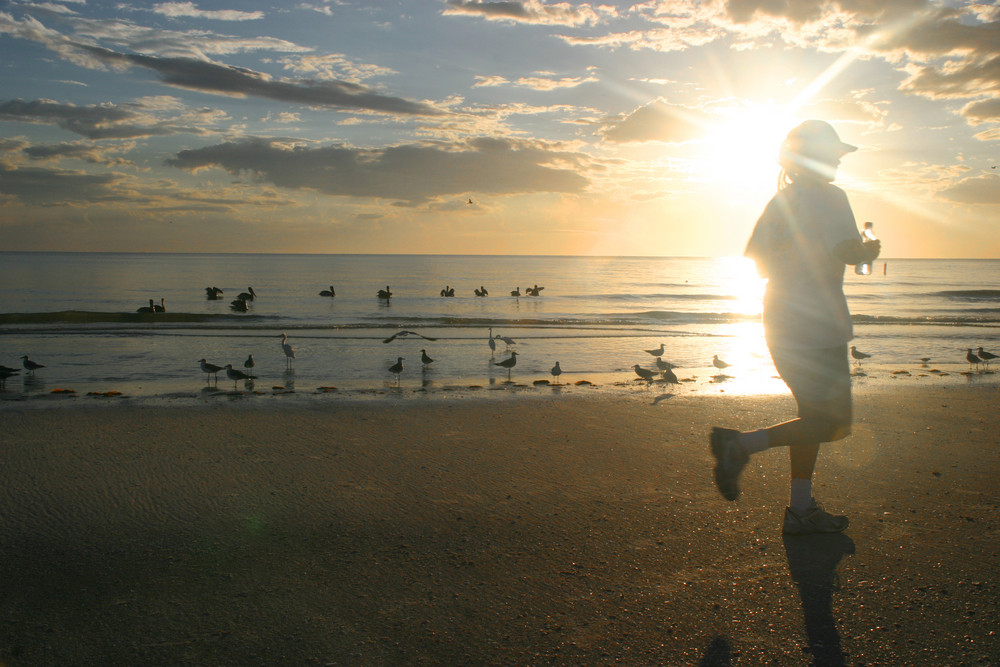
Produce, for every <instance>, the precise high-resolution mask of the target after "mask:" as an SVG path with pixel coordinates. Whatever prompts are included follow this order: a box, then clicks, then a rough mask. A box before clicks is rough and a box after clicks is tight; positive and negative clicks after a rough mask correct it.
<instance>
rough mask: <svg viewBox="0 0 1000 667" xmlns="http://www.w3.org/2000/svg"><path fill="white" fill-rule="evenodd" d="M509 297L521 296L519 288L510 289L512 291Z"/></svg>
mask: <svg viewBox="0 0 1000 667" xmlns="http://www.w3.org/2000/svg"><path fill="white" fill-rule="evenodd" d="M510 295H511V296H521V288H520V287H517V288H515V289H512V290H511V291H510Z"/></svg>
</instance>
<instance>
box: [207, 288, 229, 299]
mask: <svg viewBox="0 0 1000 667" xmlns="http://www.w3.org/2000/svg"><path fill="white" fill-rule="evenodd" d="M223 294H225V292H223V291H222V290H220V289H219V288H218V287H206V288H205V298H206V299H208V300H209V301H216V300H218V298H219V297H220V296H222V295H223Z"/></svg>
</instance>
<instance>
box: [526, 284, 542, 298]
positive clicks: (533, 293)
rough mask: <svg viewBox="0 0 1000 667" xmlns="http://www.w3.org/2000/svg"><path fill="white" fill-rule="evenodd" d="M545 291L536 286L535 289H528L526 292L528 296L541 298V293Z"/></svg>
mask: <svg viewBox="0 0 1000 667" xmlns="http://www.w3.org/2000/svg"><path fill="white" fill-rule="evenodd" d="M543 289H545V288H544V287H539V286H538V285H535V286H534V287H529V288H528V289H526V290H524V291H525V292H526V293H527V295H528V296H541V294H540V293H541V291H542V290H543Z"/></svg>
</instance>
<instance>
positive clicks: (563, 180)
mask: <svg viewBox="0 0 1000 667" xmlns="http://www.w3.org/2000/svg"><path fill="white" fill-rule="evenodd" d="M585 162H586V160H585V158H584V156H582V155H580V154H577V153H569V152H565V151H559V150H555V149H553V148H552V147H549V146H547V145H543V144H540V143H529V142H515V141H510V140H504V139H490V138H478V139H474V140H471V141H469V142H467V143H465V144H461V145H442V144H433V145H423V144H408V145H400V146H392V147H389V148H384V149H378V150H365V149H358V148H352V147H346V146H341V145H334V146H323V147H306V146H289V145H288V144H287V143H286V142H281V141H279V140H275V139H260V138H254V139H246V140H243V141H238V142H227V143H222V144H218V145H215V146H208V147H206V148H199V149H192V150H185V151H181V152H180V153H178V154H177V155H176V156H175V157H174V158H173V159H170V160H168V161H167V164H168V165H170V166H173V167H177V168H179V169H184V170H187V171H192V172H193V171H198V170H201V169H206V168H210V167H217V168H220V169H224V170H226V171H227V172H229V173H231V174H233V175H234V176H240V175H243V174H249V175H252V177H253V178H255V179H256V180H257V181H263V182H268V183H272V184H274V185H276V186H279V187H282V188H287V189H291V190H312V191H316V192H320V193H323V194H327V195H334V196H351V197H376V198H384V199H392V200H397V201H399V202H403V203H405V204H407V205H414V204H419V203H423V202H426V201H429V200H431V199H434V198H437V197H445V196H454V195H459V194H463V193H468V192H481V193H489V194H499V195H503V194H519V193H530V192H568V193H575V192H581V191H583V189H584V188H585V187H586V186H587V184H588V181H587V179H586V178H585V177H584V176H583V175H582V174H581V173H580V172H581V170H582V168H583V166H584V164H585Z"/></svg>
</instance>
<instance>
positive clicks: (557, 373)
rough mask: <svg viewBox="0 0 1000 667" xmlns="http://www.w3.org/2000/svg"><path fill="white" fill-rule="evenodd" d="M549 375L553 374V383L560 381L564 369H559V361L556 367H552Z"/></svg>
mask: <svg viewBox="0 0 1000 667" xmlns="http://www.w3.org/2000/svg"><path fill="white" fill-rule="evenodd" d="M549 373H551V374H552V381H553V382H558V381H559V376H560V375H562V368H560V367H559V362H558V361H557V362H556V365H555V366H553V367H552V370H550V371H549Z"/></svg>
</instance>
